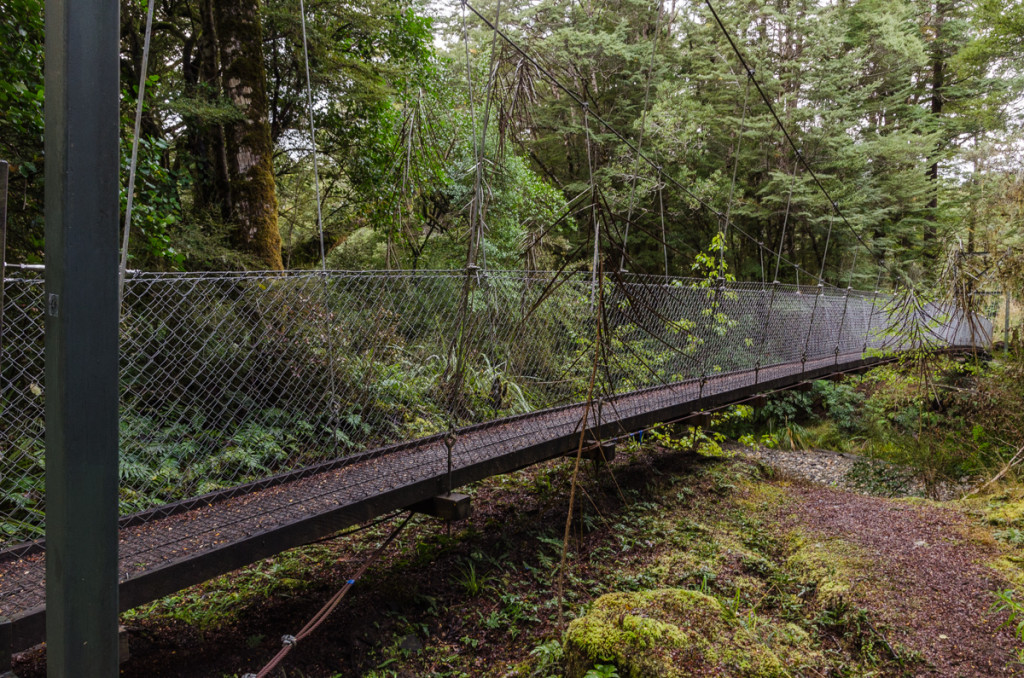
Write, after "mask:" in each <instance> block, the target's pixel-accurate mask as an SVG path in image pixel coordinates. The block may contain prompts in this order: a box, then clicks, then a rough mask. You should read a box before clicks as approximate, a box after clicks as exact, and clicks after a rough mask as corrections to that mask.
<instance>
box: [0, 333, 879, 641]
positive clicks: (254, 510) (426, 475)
mask: <svg viewBox="0 0 1024 678" xmlns="http://www.w3.org/2000/svg"><path fill="white" fill-rule="evenodd" d="M885 360H887V359H886V358H879V357H866V356H865V355H863V354H861V353H849V354H844V355H838V356H835V357H832V358H820V359H817V360H813V361H808V362H807V363H806V364H801V363H799V362H795V363H787V364H781V365H773V366H770V367H766V368H761V369H760V370H743V371H736V372H731V373H727V374H718V375H715V376H713V377H710V378H708V379H707V380H706V382H705V383H704V385H703V388H702V387H701V384H700V380H696V379H694V380H688V381H684V382H679V383H676V384H672V385H668V386H655V387H651V388H646V389H642V390H639V391H634V392H631V393H626V394H622V395H618V396H614V397H610V398H605V399H603V400H601V401H599V403H597V404H596V405H595V407H592V408H591V414H589V415H588V418H589V419H588V424H587V436H588V437H593V438H608V437H613V436H617V435H622V434H629V433H633V432H636V431H639V430H642V429H644V428H646V427H649V426H651V425H653V424H656V423H658V422H662V421H671V420H676V419H679V418H682V417H686V416H688V415H690V414H692V413H697V412H699V411H701V410H706V409H713V408H717V407H721V406H723V405H727V404H729V403H735V402H738V401H742V400H744V399H746V398H749V397H751V396H753V395H756V394H758V393H764V392H769V391H774V390H779V389H785V388H789V387H792V386H794V385H796V384H799V383H801V382H805V381H808V380H811V379H819V378H824V377H828V376H830V375H834V374H838V373H843V372H850V371H855V370H859V369H863V368H867V367H870V366H872V365H875V364H878V363H880V362H884V361H885ZM585 410H586V406H585V405H584V404H580V403H577V404H574V405H567V406H562V407H556V408H552V409H548V410H543V411H539V412H534V413H531V414H528V415H521V416H518V417H511V418H505V419H500V420H496V421H492V422H488V423H484V424H479V425H476V426H471V427H468V428H464V429H461V430H459V431H458V435H457V438H456V440H455V443H454V445H453V447H452V478H451V484H452V487H459V486H462V485H465V484H467V483H471V482H474V481H477V480H481V479H484V478H487V477H490V476H493V475H498V474H502V473H507V472H510V471H513V470H516V469H520V468H523V467H525V466H529V465H531V464H535V463H537V462H540V461H544V460H547V459H551V458H554V457H557V456H561V455H564V454H566V453H569V452H571V451H573V450H575V449H576V446H577V445H578V443H579V437H580V427H581V425H582V422H583V417H584V413H585ZM447 489H448V451H447V447H446V443H445V440H444V436H440V435H438V436H432V437H429V438H424V439H420V440H417V441H413V442H410V443H403V444H400V445H393V446H390V447H384V448H380V449H377V450H373V451H370V452H364V453H361V454H358V455H353V456H349V457H345V458H341V459H338V460H335V461H330V462H325V463H321V464H318V465H314V466H311V467H308V468H305V469H301V470H298V471H293V472H290V473H285V474H281V475H278V476H275V477H272V478H269V479H266V480H263V481H260V482H257V483H250V484H248V485H242V486H239V487H236V488H233V489H232V490H228V491H221V492H217V493H213V494H209V495H205V496H203V497H199V498H195V499H190V500H187V501H183V502H178V503H176V504H170V505H168V506H164V507H160V508H158V509H154V510H151V511H147V512H143V513H138V514H135V515H132V516H127V517H125V518H123V519H122V520H121V529H120V606H121V609H122V610H125V609H130V608H132V607H135V606H137V605H141V604H143V603H146V602H149V601H152V600H155V599H157V598H159V597H161V596H164V595H167V594H169V593H173V592H174V591H177V590H180V589H182V588H184V587H186V586H190V585H192V584H196V583H200V582H202V581H206V580H208V579H210V578H212V577H214V576H217V575H219V574H222V573H225V572H228V571H231V570H233V569H236V568H238V567H242V566H244V565H247V564H250V563H253V562H255V561H257V560H259V559H261V558H265V557H268V556H271V555H274V554H276V553H279V552H281V551H283V550H285V549H288V548H292V547H295V546H300V545H302V544H306V543H309V542H310V541H312V540H315V539H317V538H320V537H323V536H327V535H330V534H332V533H334V532H336V531H338V530H341V529H343V528H345V527H348V526H351V525H354V524H358V523H360V522H363V521H367V520H370V519H372V518H374V517H377V516H380V515H383V514H385V513H387V512H389V511H392V510H395V509H400V508H403V507H407V506H410V505H412V504H414V503H416V502H419V501H422V500H425V499H429V498H430V497H432V496H436V495H438V494H441V493H443V492H445V491H446V490H447ZM45 554H46V551H45V544H43V543H42V541H37V542H30V543H27V544H23V545H21V546H19V547H17V548H12V549H8V550H6V551H4V552H0V656H2V653H3V652H5V651H7V649H8V648H9V649H10V651H12V652H16V651H20V650H23V649H26V648H28V647H31V646H33V645H35V644H37V643H39V642H41V641H42V640H43V639H44V632H45V567H46V563H45V560H46V555H45Z"/></svg>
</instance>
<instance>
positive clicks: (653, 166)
mask: <svg viewBox="0 0 1024 678" xmlns="http://www.w3.org/2000/svg"><path fill="white" fill-rule="evenodd" d="M462 5H463V7H464V8H468V9H469V10H470V11H471V12H473V14H475V15H476V16H477V17H478V18H479V19H480V21H482V22H483V23H484V24H485V25H487V26H488V27H489V28H491V29H492V30H494V31H496V32H497V34H498V35H499V36H501V38H502V39H503V40H504V41H505V42H506V43H507V44H508V45H509V46H510V47H512V48H513V49H514V50H516V52H518V53H519V54H520V55H521V56H522V57H523V58H524V59H526V60H527V61H528V62H529V63H530V64H531V65H532V66H533V67H534V68H536V69H537V71H538V72H539V73H541V74H542V75H544V76H545V77H546V78H547V79H548V81H549V82H551V84H552V85H553V86H554V87H555V88H557V89H559V90H561V91H562V92H564V93H565V94H566V95H567V96H568V97H569V98H570V99H572V100H573V101H575V102H576V104H577V105H579V106H582V105H583V104H584V103H586V102H585V100H584V99H583V97H582V96H581V95H580V94H578V93H576V92H575V91H573V90H572V89H570V88H569V87H568V86H566V85H565V84H563V83H562V82H561V81H560V80H559V79H558V78H557V77H555V76H554V75H553V74H552V73H551V71H550V70H548V69H547V68H545V67H544V66H542V65H541V64H540V63H539V62H538V61H537V60H536V59H535V58H534V57H533V56H531V55H530V54H529V52H527V51H526V49H524V48H523V47H521V46H520V45H519V44H518V43H517V42H516V41H515V40H513V39H512V38H511V37H510V36H509V35H508V34H507V33H505V32H504V31H502V30H500V29H498V28H497V27H495V25H494V24H493V23H491V21H489V20H488V19H487V17H485V16H484V15H483V14H482V13H481V12H480V11H479V10H478V9H476V8H475V7H474V6H473V5H472V3H470V2H468V0H463V3H462ZM754 84H755V86H756V84H757V83H756V81H755V83H754ZM591 117H593V118H594V119H595V120H596V121H597V122H598V123H599V124H600V125H601V126H602V127H604V128H605V129H606V130H607V131H608V132H610V133H611V134H612V135H613V136H614V137H616V138H617V139H618V140H619V141H621V142H622V143H624V144H625V145H626V146H627V147H628V148H629V149H630V150H632V151H633V152H634V153H636V155H637V157H639V158H641V159H642V160H643V161H644V163H646V164H647V165H648V166H649V167H650V168H651V169H653V170H655V172H656V173H657V174H658V176H660V177H662V178H663V179H665V180H666V181H667V182H668V183H669V184H671V185H672V186H673V187H674V188H676V189H678V190H679V191H682V192H683V193H684V194H685V195H686V196H687V197H689V198H690V199H692V200H693V201H695V202H696V203H697V204H699V205H700V206H701V207H703V208H704V209H706V210H708V211H709V212H710V213H711V214H714V215H715V216H716V217H717V218H719V219H721V218H722V217H723V216H724V215H723V214H722V212H720V211H719V210H717V209H715V207H713V206H712V205H711V204H710V203H708V202H707V200H705V199H703V198H701V197H700V196H699V195H697V194H696V193H694V192H693V191H692V190H691V189H690V188H689V187H687V186H685V185H684V184H683V183H681V182H680V181H679V180H678V179H676V178H675V177H673V176H672V175H670V174H668V173H666V172H665V171H664V169H663V168H662V166H661V165H659V164H658V163H657V161H656V160H654V159H652V158H651V157H650V156H648V155H647V154H645V153H642V152H641V151H640V149H638V148H637V146H636V144H635V143H633V142H632V141H631V140H630V139H629V138H627V137H626V136H625V135H624V134H623V133H622V132H620V131H619V130H618V129H617V128H615V127H614V126H613V125H612V124H611V123H609V122H608V121H607V120H605V119H604V118H603V117H602V116H600V115H598V114H597V113H591ZM733 228H734V229H735V230H736V231H738V232H739V233H740V234H741V235H743V236H744V237H745V238H747V239H748V240H750V241H751V242H752V243H754V244H756V245H758V246H759V247H764V244H763V243H761V242H760V241H759V240H758V239H757V238H755V237H753V236H752V235H751V234H750V233H748V232H747V231H746V230H744V229H742V228H740V227H738V226H737V225H735V224H733ZM765 249H767V248H765ZM783 259H784V261H786V263H787V264H790V265H792V266H793V267H794V268H797V269H799V268H800V266H799V264H797V263H795V262H792V261H790V260H789V259H785V258H783ZM808 275H810V273H809V272H808ZM829 287H834V285H831V284H830V285H829Z"/></svg>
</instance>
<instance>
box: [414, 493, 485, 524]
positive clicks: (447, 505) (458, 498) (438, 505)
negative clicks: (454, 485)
mask: <svg viewBox="0 0 1024 678" xmlns="http://www.w3.org/2000/svg"><path fill="white" fill-rule="evenodd" d="M409 510H410V511H414V512H416V513H422V514H423V515H425V516H431V517H433V518H440V519H441V520H444V521H447V522H452V521H455V520H465V519H466V518H468V517H469V516H470V515H472V513H473V504H472V502H471V501H470V498H469V495H465V494H459V493H457V492H452V493H450V494H439V495H437V496H436V497H431V498H430V499H427V500H425V501H420V502H416V503H415V504H413V505H412V506H410V507H409Z"/></svg>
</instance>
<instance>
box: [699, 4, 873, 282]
mask: <svg viewBox="0 0 1024 678" xmlns="http://www.w3.org/2000/svg"><path fill="white" fill-rule="evenodd" d="M704 3H705V4H706V5H707V7H708V10H710V12H711V16H712V17H714V19H715V23H717V24H718V27H719V28H720V29H721V30H722V34H723V35H724V36H725V39H726V40H728V41H729V46H730V47H731V48H732V51H733V52H734V53H735V54H736V58H737V59H739V61H740V64H741V65H742V66H743V69H744V70H745V71H746V72H747V74H748V75H749V76H750V79H751V80H752V81H753V83H754V87H756V88H757V92H758V94H760V96H761V100H762V101H764V104H765V106H767V107H768V111H769V112H770V113H771V115H772V117H773V118H775V123H776V124H777V125H778V126H779V129H780V130H782V134H783V136H784V137H785V138H786V141H787V142H788V143H789V145H790V147H791V148H792V149H793V152H794V153H795V154H796V158H797V160H799V161H800V164H801V165H803V166H804V169H805V170H806V171H807V173H808V174H809V175H810V176H811V179H813V180H814V183H815V184H816V185H817V186H818V189H819V190H820V191H821V193H822V195H824V196H825V198H826V199H827V200H828V201H829V203H830V204H831V205H832V208H833V209H834V210H835V213H836V214H837V215H838V216H839V218H840V219H841V220H842V222H843V223H844V224H845V225H846V227H847V228H848V229H849V230H850V232H851V233H853V236H854V238H856V239H857V242H859V243H860V244H861V245H862V246H863V247H864V249H866V250H867V251H868V252H869V253H870V254H872V255H873V256H874V257H875V258H876V259H877V260H878V261H879V263H880V264H881V265H883V266H884V265H885V259H884V257H882V256H881V255H879V254H878V253H877V252H875V250H874V248H873V247H871V246H870V245H869V244H868V243H867V242H866V241H865V240H864V238H863V237H861V235H860V233H858V232H857V230H856V229H855V228H854V227H853V224H851V223H850V222H849V220H847V218H846V216H845V215H844V214H843V213H842V211H841V210H840V209H839V203H838V202H836V200H835V199H834V198H833V197H832V195H831V194H830V193H829V192H828V189H826V188H825V185H824V184H823V183H822V182H821V180H820V179H819V178H818V175H817V174H815V172H814V170H813V169H811V166H810V164H809V163H808V162H807V159H806V158H804V156H803V154H802V153H801V152H800V149H799V148H798V147H797V145H796V142H795V141H794V140H793V137H792V136H791V135H790V134H789V130H787V129H786V126H785V125H784V124H783V122H782V118H780V117H779V114H778V113H777V112H776V111H775V106H773V105H772V102H771V100H770V99H769V98H768V95H767V94H765V91H764V89H763V88H762V87H761V83H759V82H758V81H757V78H756V77H754V73H755V71H754V69H753V68H751V67H750V65H749V64H748V63H747V60H746V58H745V57H744V56H743V53H742V52H741V51H740V49H739V47H738V46H737V45H736V42H735V41H734V40H733V38H732V35H731V34H730V33H729V31H728V30H727V29H726V27H725V24H724V23H723V22H722V19H721V17H719V16H718V12H717V11H715V7H714V5H713V4H711V0H704ZM819 277H820V276H819Z"/></svg>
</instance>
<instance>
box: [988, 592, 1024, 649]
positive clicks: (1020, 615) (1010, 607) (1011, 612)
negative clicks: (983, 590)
mask: <svg viewBox="0 0 1024 678" xmlns="http://www.w3.org/2000/svg"><path fill="white" fill-rule="evenodd" d="M1016 594H1017V592H1016V591H1014V590H1013V589H1004V590H1001V591H996V592H995V594H994V595H995V597H996V602H994V603H993V604H992V612H995V613H1003V612H1005V613H1006V619H1005V620H1004V621H1003V623H1002V624H1000V625H999V628H1001V629H1004V628H1011V629H1013V635H1014V636H1016V637H1017V642H1018V643H1021V644H1024V604H1022V603H1021V602H1020V601H1019V600H1017V598H1016ZM1017 659H1018V661H1020V662H1021V663H1024V648H1017Z"/></svg>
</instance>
